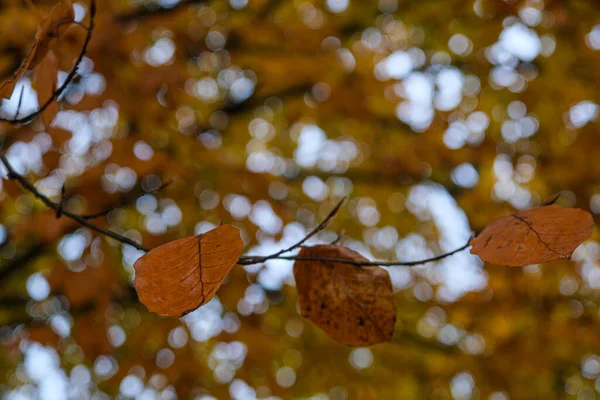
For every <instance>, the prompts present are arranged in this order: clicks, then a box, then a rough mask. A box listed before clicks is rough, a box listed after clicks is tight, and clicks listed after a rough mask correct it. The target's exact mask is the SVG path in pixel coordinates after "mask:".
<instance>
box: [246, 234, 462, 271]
mask: <svg viewBox="0 0 600 400" xmlns="http://www.w3.org/2000/svg"><path fill="white" fill-rule="evenodd" d="M469 242H470V239H469V241H468V242H467V243H465V244H464V245H462V246H461V247H459V248H457V249H455V250H452V251H451V252H449V253H444V254H440V255H437V256H435V257H431V258H425V259H423V260H416V261H356V260H349V259H347V258H336V257H300V256H276V257H270V256H269V257H268V258H267V259H269V260H273V259H276V260H291V261H328V262H337V263H341V264H350V265H355V266H357V267H377V266H379V267H414V266H415V265H423V264H427V263H430V262H433V261H439V260H442V259H444V258H447V257H450V256H452V255H454V254H456V253H458V252H461V251H463V250H464V249H466V248H467V247H469V246H470V244H469ZM260 262H262V261H258V258H254V257H248V259H246V258H245V257H240V260H239V261H238V264H240V265H251V264H257V263H260Z"/></svg>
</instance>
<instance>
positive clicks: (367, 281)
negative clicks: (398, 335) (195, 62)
mask: <svg viewBox="0 0 600 400" xmlns="http://www.w3.org/2000/svg"><path fill="white" fill-rule="evenodd" d="M298 256H299V257H321V258H338V259H339V258H341V259H349V260H356V261H368V260H367V259H366V258H364V257H363V256H361V255H360V254H358V253H357V252H355V251H353V250H350V249H349V248H347V247H343V246H338V245H319V246H313V247H307V248H303V249H302V251H300V254H299V255H298ZM294 278H295V279H296V288H297V290H298V297H299V301H300V310H301V312H302V315H303V316H304V317H305V318H308V319H310V320H311V321H313V322H314V323H315V324H316V325H317V326H318V327H320V328H321V329H323V330H324V331H325V332H326V333H327V334H328V335H329V336H331V337H332V338H333V339H335V340H337V341H338V342H340V343H343V344H345V345H348V346H370V345H374V344H377V343H382V342H389V341H391V340H392V336H393V335H394V326H395V324H396V306H395V303H394V296H393V292H392V283H391V281H390V277H389V274H388V272H387V271H386V270H385V269H383V268H381V267H375V266H374V267H357V266H353V265H349V264H344V263H341V262H335V261H307V260H297V261H296V262H295V263H294Z"/></svg>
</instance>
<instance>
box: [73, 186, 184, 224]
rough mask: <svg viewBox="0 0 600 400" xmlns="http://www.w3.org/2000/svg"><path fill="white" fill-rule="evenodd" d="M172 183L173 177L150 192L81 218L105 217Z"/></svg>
mask: <svg viewBox="0 0 600 400" xmlns="http://www.w3.org/2000/svg"><path fill="white" fill-rule="evenodd" d="M171 183H173V179H171V180H168V181H167V182H165V183H163V184H162V185H160V186H159V187H157V188H156V189H154V190H151V191H149V192H144V193H140V194H138V195H137V196H133V197H131V198H129V199H125V200H123V201H122V202H121V203H119V204H117V205H116V206H114V207H110V208H107V209H105V210H102V211H99V212H97V213H93V214H84V215H81V218H84V219H95V218H99V217H103V216H105V215H106V214H108V213H110V212H111V211H113V210H116V209H117V208H121V207H124V206H126V205H129V204H131V203H134V202H135V201H136V200H137V199H139V198H140V197H142V196H145V195H147V194H150V193H155V192H158V191H160V190H162V189H164V188H166V187H167V186H169V185H170V184H171Z"/></svg>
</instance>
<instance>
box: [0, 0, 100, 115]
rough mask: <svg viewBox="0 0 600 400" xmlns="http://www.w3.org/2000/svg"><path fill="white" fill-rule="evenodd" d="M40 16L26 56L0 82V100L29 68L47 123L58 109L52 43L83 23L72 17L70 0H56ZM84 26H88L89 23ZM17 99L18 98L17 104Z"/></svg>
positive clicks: (72, 10) (56, 57) (57, 63)
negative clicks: (7, 77) (48, 9)
mask: <svg viewBox="0 0 600 400" xmlns="http://www.w3.org/2000/svg"><path fill="white" fill-rule="evenodd" d="M91 7H92V9H93V8H94V7H95V2H94V1H92V3H91ZM38 14H39V13H38ZM40 19H41V20H40V23H39V25H38V30H37V32H36V35H35V41H34V43H33V45H32V47H31V48H30V49H29V53H28V54H27V57H25V59H24V60H23V62H22V63H21V65H20V66H19V68H17V70H16V71H15V72H14V74H13V76H12V77H11V78H9V79H8V80H6V81H5V82H3V83H2V84H1V85H0V100H1V99H2V98H10V97H11V96H12V94H13V92H14V90H15V87H16V85H17V83H18V82H19V80H21V78H22V77H23V76H24V75H25V73H26V72H27V71H29V70H32V71H33V82H34V84H35V87H36V91H37V97H38V103H39V105H40V109H41V111H42V112H41V117H42V120H43V122H44V123H45V124H46V125H49V124H50V123H51V122H52V120H53V119H54V117H55V116H56V114H57V113H58V111H59V104H58V102H57V101H54V100H55V93H56V86H57V79H58V71H59V58H58V56H57V55H56V53H55V51H54V47H55V46H56V43H57V42H58V40H59V39H60V37H61V36H63V35H64V34H65V33H66V32H67V31H68V30H69V28H71V27H72V26H82V27H84V26H83V25H81V24H78V23H77V22H76V21H75V12H74V9H73V3H72V1H71V0H62V1H60V2H58V3H57V4H56V5H54V7H52V9H51V10H50V13H49V14H48V15H46V16H41V15H40ZM84 28H85V29H88V30H89V29H90V28H89V27H84ZM77 64H78V62H77V63H76V67H75V68H77ZM21 96H22V94H21ZM21 100H22V99H21ZM21 100H19V104H20V103H21ZM42 108H43V109H42ZM17 119H18V111H17V115H16V116H15V120H17Z"/></svg>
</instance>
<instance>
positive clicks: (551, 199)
mask: <svg viewBox="0 0 600 400" xmlns="http://www.w3.org/2000/svg"><path fill="white" fill-rule="evenodd" d="M561 194H562V191H561V192H558V193H556V194H555V195H554V196H552V197H550V198H549V199H548V200H546V201H544V202H543V203H542V204H541V205H542V206H550V205H552V204H554V203H556V200H558V198H559V197H560V195H561Z"/></svg>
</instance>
